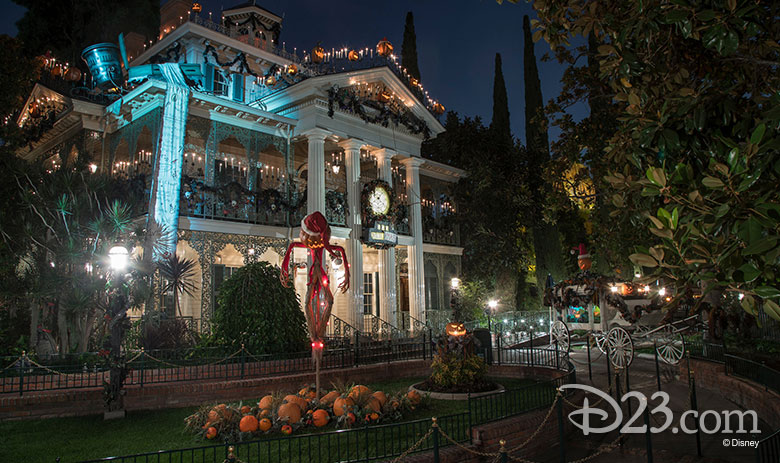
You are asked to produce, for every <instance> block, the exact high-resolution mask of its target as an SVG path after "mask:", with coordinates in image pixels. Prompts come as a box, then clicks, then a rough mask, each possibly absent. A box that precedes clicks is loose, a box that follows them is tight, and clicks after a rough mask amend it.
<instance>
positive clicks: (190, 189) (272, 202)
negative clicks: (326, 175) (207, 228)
mask: <svg viewBox="0 0 780 463" xmlns="http://www.w3.org/2000/svg"><path fill="white" fill-rule="evenodd" d="M201 193H213V194H214V195H215V196H216V197H217V199H219V201H220V202H222V203H223V204H224V205H223V208H222V211H221V212H222V214H223V215H225V216H228V215H231V214H234V213H236V212H238V211H240V210H241V208H243V207H244V206H246V205H250V204H257V205H265V206H266V208H267V210H269V211H270V212H280V211H284V212H296V211H297V210H298V209H299V208H301V207H302V206H303V204H304V203H305V200H303V199H302V200H299V201H297V202H295V203H293V202H292V201H287V200H285V198H284V196H283V194H282V193H281V192H280V191H278V190H276V189H273V188H266V189H262V190H259V191H250V190H248V189H246V188H244V187H243V186H242V185H240V184H239V183H238V182H235V181H234V182H230V183H228V184H226V185H223V186H220V187H212V186H209V185H207V184H206V183H205V182H203V181H202V180H197V179H194V178H192V177H188V176H186V175H184V176H182V189H181V197H182V199H183V200H185V201H187V203H188V205H190V207H192V205H194V204H197V203H198V202H199V201H203V200H204V199H205V198H202V197H201V196H200V195H201ZM193 203H194V204H193Z"/></svg>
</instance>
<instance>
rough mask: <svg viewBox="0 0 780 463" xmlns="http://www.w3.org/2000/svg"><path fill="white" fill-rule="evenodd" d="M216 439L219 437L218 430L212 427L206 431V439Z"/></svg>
mask: <svg viewBox="0 0 780 463" xmlns="http://www.w3.org/2000/svg"><path fill="white" fill-rule="evenodd" d="M215 437H217V428H215V427H214V426H212V427H210V428H208V429H207V430H206V439H213V438H215Z"/></svg>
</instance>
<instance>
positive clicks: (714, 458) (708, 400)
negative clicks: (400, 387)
mask: <svg viewBox="0 0 780 463" xmlns="http://www.w3.org/2000/svg"><path fill="white" fill-rule="evenodd" d="M595 352H596V351H592V353H593V354H594V358H593V359H592V361H593V363H592V377H593V380H592V381H591V380H590V379H589V377H588V366H587V356H586V354H585V353H584V352H574V353H572V360H573V361H574V362H575V365H576V367H577V380H578V382H579V383H581V384H586V385H592V386H594V387H597V388H599V389H601V390H605V391H606V390H608V389H609V386H608V384H607V368H606V362H605V358H604V356H600V358H598V359H596V358H595V357H596V355H595ZM679 371H680V368H679V367H678V366H670V365H666V364H661V366H660V373H661V375H660V376H661V390H662V391H664V392H666V393H668V394H669V398H670V400H669V404H668V407H669V408H670V409H671V410H672V413H673V419H672V425H671V426H670V427H669V428H668V429H667V430H666V431H664V432H662V433H659V434H652V435H651V439H652V450H653V460H652V461H653V462H654V463H667V462H669V463H694V462H696V463H721V462H735V463H752V462H754V461H755V458H756V457H755V455H756V451H755V448H752V447H739V446H734V445H732V439H741V440H757V439H759V438H760V437H758V438H756V437H752V436H751V435H745V434H726V433H722V432H716V433H713V434H707V433H704V432H701V433H700V434H699V436H700V439H701V454H702V457H698V456H697V444H696V435H694V434H686V433H683V432H682V431H678V432H676V433H675V432H673V429H674V428H677V427H678V426H679V423H680V415H681V414H682V413H683V412H685V411H687V410H689V409H690V395H689V390H690V389H689V387H688V384H687V378H685V377H683V378H680V377H679ZM612 374H613V375H614V371H613V372H612ZM629 384H630V389H631V391H637V392H640V393H642V394H644V395H645V396H646V397H647V398H648V401H649V406H650V409H651V410H652V409H653V408H654V407H655V406H657V405H658V404H660V399H658V398H656V399H652V400H651V399H650V397H651V396H652V394H653V393H655V392H656V391H657V390H658V387H657V380H656V370H655V363H654V361H652V360H648V359H643V358H635V359H634V362H633V364H632V365H631V368H630V371H629ZM614 388H615V384H614V379H613V384H612V390H613V394H612V396H613V397H614ZM621 392H622V393H623V394H625V392H626V389H625V373H623V374H622V375H621ZM696 397H697V402H698V410H699V413H700V414H701V413H703V412H704V411H705V410H714V411H717V412H718V413H719V414H720V416H721V417H722V416H723V415H722V412H723V411H724V410H742V408H741V407H739V406H738V405H736V404H734V403H731V402H729V401H727V400H726V399H724V398H723V397H720V396H718V395H716V394H714V393H712V392H709V391H707V390H705V389H704V388H702V387H701V385H697V390H696ZM597 400H598V398H597V397H594V398H591V399H590V400H589V403H590V406H591V407H594V404H595V402H596V401H597ZM637 404H638V400H637V399H632V400H631V413H630V414H629V411H628V407H627V406H626V404H625V403H624V404H623V415H624V417H623V423H624V424H625V423H627V422H628V420H629V419H630V417H631V415H632V414H633V413H635V412H636V409H637ZM598 408H602V409H604V410H607V409H609V408H610V407H609V405H607V404H606V403H604V402H602V403H601V404H599V405H598ZM710 415H711V414H710ZM759 418H761V417H759ZM590 419H591V426H605V425H608V424H609V423H611V422H613V420H614V413H610V415H609V418H608V419H607V420H606V422H601V423H600V422H599V421H598V417H596V416H595V415H591V416H590ZM576 420H577V421H578V422H580V423H581V422H582V416H579V417H577V418H576ZM664 420H665V418H664V416H663V415H662V414H660V413H656V414H653V415H652V416H651V427H652V426H659V425H660V424H661V423H662V422H663V421H664ZM729 422H730V425H731V428H732V429H737V428H738V423H737V420H736V417H733V416H732V417H731V420H729ZM643 424H644V422H643V417H642V416H639V417H637V421H635V422H633V423H632V425H634V426H642V425H643ZM705 424H706V426H707V427H708V428H714V427H715V418H714V417H712V416H709V417H708V419H707V421H706V422H705ZM687 427H688V428H689V429H694V423H693V420H692V419H691V418H689V419H688V420H687ZM745 427H746V428H748V429H750V428H751V426H750V419H749V418H747V419H746V424H745ZM721 429H723V426H721ZM758 429H759V430H760V431H761V436H766V435H767V434H768V433H769V432H771V429H770V427H769V426H768V425H767V424H766V423H765V422H763V421H760V420H759V424H758ZM617 437H618V434H617V433H616V432H611V433H607V434H590V435H589V436H585V435H583V434H582V431H578V433H577V434H575V435H573V436H571V437H570V438H569V440H568V441H567V442H566V461H567V462H573V461H575V460H578V459H582V458H587V457H588V456H591V455H593V454H594V453H596V452H597V451H598V449H599V446H601V445H605V444H610V443H612V442H614V441H615V439H616V438H617ZM726 440H728V445H725V444H724V442H725V441H726ZM646 445H647V444H646V436H645V435H644V434H634V435H631V436H630V437H627V438H626V439H625V440H624V443H623V446H622V448H621V447H618V448H615V449H614V450H612V451H610V452H605V453H603V454H601V455H599V456H596V457H595V458H590V459H588V460H587V461H590V462H594V463H606V462H625V463H646V462H648V461H649V460H648V459H647V452H646ZM515 456H522V455H515ZM532 460H534V461H538V462H540V463H558V462H559V461H560V449H559V448H557V447H556V448H553V449H550V451H549V452H547V453H546V455H545V456H544V457H543V458H533V459H532ZM779 463H780V462H779Z"/></svg>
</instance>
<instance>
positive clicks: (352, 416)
mask: <svg viewBox="0 0 780 463" xmlns="http://www.w3.org/2000/svg"><path fill="white" fill-rule="evenodd" d="M355 421H357V417H356V416H355V414H354V413H352V412H349V413H348V414H347V422H349V424H355Z"/></svg>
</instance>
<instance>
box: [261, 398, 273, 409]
mask: <svg viewBox="0 0 780 463" xmlns="http://www.w3.org/2000/svg"><path fill="white" fill-rule="evenodd" d="M273 405H274V398H273V396H270V395H267V396H265V397H263V398H262V399H260V402H258V403H257V406H258V407H260V408H262V409H263V410H270V409H271V407H273Z"/></svg>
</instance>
